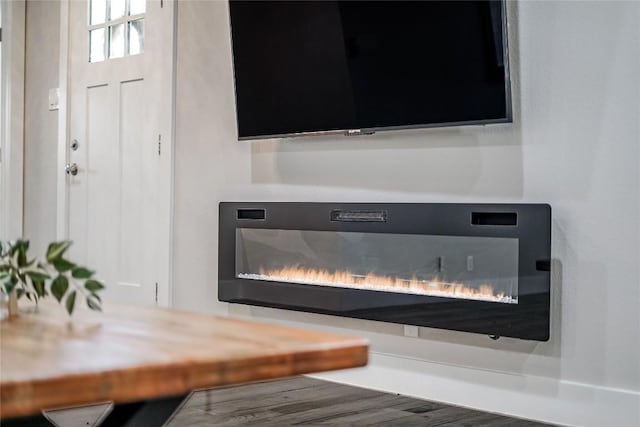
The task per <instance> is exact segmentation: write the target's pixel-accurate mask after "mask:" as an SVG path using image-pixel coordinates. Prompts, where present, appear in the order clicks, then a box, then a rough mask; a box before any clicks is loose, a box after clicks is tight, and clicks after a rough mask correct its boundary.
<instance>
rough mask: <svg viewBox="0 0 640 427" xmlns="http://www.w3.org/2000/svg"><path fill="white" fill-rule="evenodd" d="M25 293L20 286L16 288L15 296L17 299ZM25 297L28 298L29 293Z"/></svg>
mask: <svg viewBox="0 0 640 427" xmlns="http://www.w3.org/2000/svg"><path fill="white" fill-rule="evenodd" d="M25 293H26V292H25V290H24V289H22V288H20V289H16V298H17V299H20V298H22V296H23V295H24V294H25ZM27 298H29V295H27ZM29 299H31V298H29Z"/></svg>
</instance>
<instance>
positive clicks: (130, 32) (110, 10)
mask: <svg viewBox="0 0 640 427" xmlns="http://www.w3.org/2000/svg"><path fill="white" fill-rule="evenodd" d="M145 12H146V1H145V0H90V2H89V17H88V24H89V25H88V30H89V62H101V61H104V60H106V59H113V58H122V57H124V56H129V55H138V54H140V53H142V52H143V50H144V17H145Z"/></svg>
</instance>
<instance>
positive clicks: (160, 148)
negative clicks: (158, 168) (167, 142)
mask: <svg viewBox="0 0 640 427" xmlns="http://www.w3.org/2000/svg"><path fill="white" fill-rule="evenodd" d="M161 153H162V135H158V156H159V155H160V154H161Z"/></svg>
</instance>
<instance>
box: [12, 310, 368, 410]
mask: <svg viewBox="0 0 640 427" xmlns="http://www.w3.org/2000/svg"><path fill="white" fill-rule="evenodd" d="M367 353H368V344H367V341H366V340H365V339H362V338H353V337H347V336H340V335H333V334H326V333H320V332H313V331H308V330H302V329H295V328H290V327H284V326H279V325H272V324H265V323H258V322H253V321H247V320H239V319H234V318H227V317H217V316H211V315H206V314H197V313H190V312H185V311H178V310H172V309H163V308H156V307H144V306H126V305H111V304H105V307H104V312H103V313H96V312H91V311H89V310H76V313H74V316H73V318H72V319H70V318H69V317H68V315H67V314H66V312H65V311H64V309H63V307H61V306H57V305H51V304H42V303H41V307H40V311H39V313H34V314H22V315H20V316H19V317H18V318H15V319H11V320H3V321H2V322H0V395H1V400H0V418H5V417H16V416H25V415H31V414H35V413H38V412H39V411H40V410H42V409H53V408H57V407H65V406H75V405H82V404H90V403H96V402H106V401H114V402H116V403H122V402H131V401H139V400H144V399H150V398H154V397H162V396H171V395H178V394H183V393H188V392H189V391H191V390H194V389H198V388H205V387H214V386H220V385H229V384H237V383H244V382H249V381H257V380H264V379H271V378H280V377H287V376H292V375H298V374H304V373H311V372H320V371H328V370H334V369H343V368H352V367H358V366H363V365H365V364H366V363H367Z"/></svg>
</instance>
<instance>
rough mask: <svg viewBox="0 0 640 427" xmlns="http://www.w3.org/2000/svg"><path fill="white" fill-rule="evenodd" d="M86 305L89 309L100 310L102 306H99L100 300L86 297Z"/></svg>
mask: <svg viewBox="0 0 640 427" xmlns="http://www.w3.org/2000/svg"><path fill="white" fill-rule="evenodd" d="M87 307H89V308H90V309H91V310H95V311H102V307H101V306H100V302H98V301H95V300H94V299H93V298H91V297H89V298H87Z"/></svg>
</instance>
